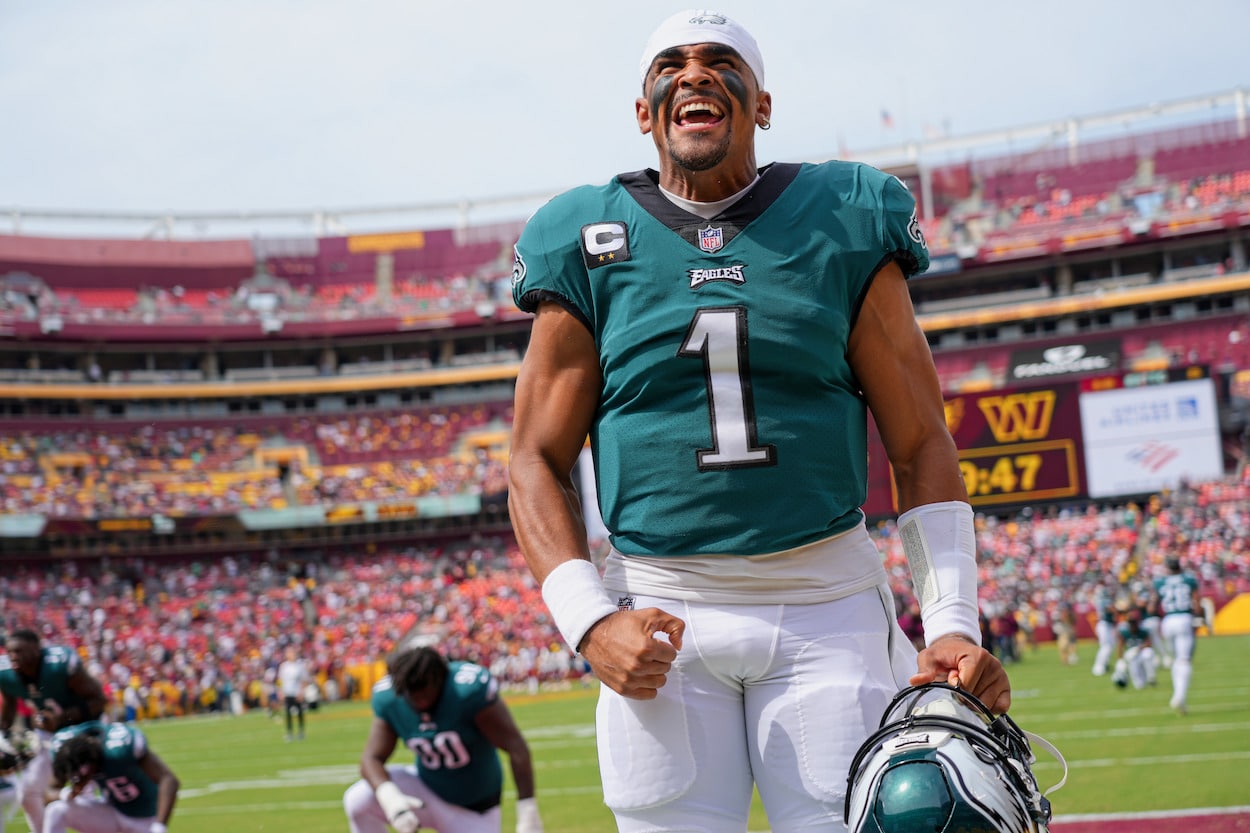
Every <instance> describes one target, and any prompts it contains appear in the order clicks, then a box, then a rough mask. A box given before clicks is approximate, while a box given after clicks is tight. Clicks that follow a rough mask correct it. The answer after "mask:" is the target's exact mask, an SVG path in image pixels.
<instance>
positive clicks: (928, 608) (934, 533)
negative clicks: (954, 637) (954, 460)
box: [898, 500, 981, 645]
mask: <svg viewBox="0 0 1250 833" xmlns="http://www.w3.org/2000/svg"><path fill="white" fill-rule="evenodd" d="M898 533H899V538H900V539H901V540H902V542H903V554H904V555H906V556H907V565H908V567H910V568H911V580H912V585H913V586H914V587H915V590H916V598H917V600H918V601H919V602H920V618H921V621H923V622H924V638H925V644H926V645H931V644H932V643H933V640H935V639H937V638H938V637H939V636H945V635H947V634H951V633H960V634H963V635H964V636H967V637H968V638H969V639H972V640H973V641H974V642H976V643H977V644H978V645H980V644H981V623H980V618H979V616H978V608H977V556H976V535H975V533H974V531H973V514H972V507H971V506H969V505H968V504H967V503H964V502H963V501H959V500H950V501H945V502H943V503H927V504H925V505H923V506H916V507H914V508H912V509H908V510H907V511H906V512H904V513H903V514H901V515H899V516H898Z"/></svg>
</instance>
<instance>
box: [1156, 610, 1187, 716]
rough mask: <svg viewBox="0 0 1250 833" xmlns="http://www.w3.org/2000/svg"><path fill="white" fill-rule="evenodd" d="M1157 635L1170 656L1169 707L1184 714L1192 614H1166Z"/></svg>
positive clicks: (1185, 709)
mask: <svg viewBox="0 0 1250 833" xmlns="http://www.w3.org/2000/svg"><path fill="white" fill-rule="evenodd" d="M1159 635H1160V636H1161V637H1163V641H1164V642H1166V643H1167V645H1168V651H1169V653H1170V654H1171V655H1172V699H1171V701H1170V702H1169V705H1170V706H1171V707H1172V708H1173V709H1174V710H1176V711H1178V712H1180V713H1182V714H1184V713H1185V712H1187V711H1188V710H1189V707H1188V703H1187V700H1188V697H1189V678H1190V676H1191V675H1192V673H1193V656H1194V617H1193V614H1192V613H1186V612H1184V611H1182V612H1179V613H1169V614H1167V615H1166V616H1164V617H1163V621H1162V622H1160V624H1159Z"/></svg>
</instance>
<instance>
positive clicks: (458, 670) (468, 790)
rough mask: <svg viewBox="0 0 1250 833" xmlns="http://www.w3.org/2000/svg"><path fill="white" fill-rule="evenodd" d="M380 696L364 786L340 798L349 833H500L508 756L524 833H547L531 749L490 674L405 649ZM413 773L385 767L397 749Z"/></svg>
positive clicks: (392, 662)
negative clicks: (408, 755)
mask: <svg viewBox="0 0 1250 833" xmlns="http://www.w3.org/2000/svg"><path fill="white" fill-rule="evenodd" d="M387 671H388V672H389V673H388V675H387V676H386V677H384V678H383V679H382V680H380V681H379V682H378V683H377V685H375V686H374V687H373V695H372V704H373V714H374V718H373V726H372V728H371V729H370V730H369V739H368V740H367V741H366V743H365V749H364V753H363V755H362V756H361V759H360V774H361V775H362V776H363V777H362V779H361V780H360V781H357V782H356V783H355V784H353V785H352V786H351V787H349V788H348V789H347V792H346V793H344V795H343V808H344V810H345V811H346V813H347V819H348V823H349V826H350V828H351V831H352V833H383V831H384V830H385V829H386V825H387V823H389V824H390V825H391V827H393V828H395V830H396V831H398V833H416V831H417V829H418V828H421V829H430V830H436V831H440V832H441V833H499V825H500V818H501V812H500V806H499V802H500V799H501V797H502V792H503V769H502V767H501V766H500V763H499V754H498V753H499V752H501V751H502V752H503V753H504V754H505V755H507V756H508V760H509V762H510V764H511V767H512V780H513V782H514V783H515V784H516V789H517V805H516V816H517V824H516V831H517V833H542V831H543V825H542V819H541V817H540V816H539V813H538V803H537V799H535V797H534V765H533V761H532V760H531V758H530V750H529V744H527V743H526V742H525V737H524V736H523V735H522V734H521V731H520V729H518V728H517V725H516V723H515V722H514V721H513V719H512V713H511V712H510V711H509V710H508V707H507V705H506V704H505V703H504V702H503V700H502V699H500V697H499V687H498V685H497V683H496V682H495V680H494V678H493V677H492V676H491V674H490V672H489V671H487V670H486V669H485V668H482V667H481V666H480V665H474V664H473V663H469V662H458V661H456V662H448V661H447V660H446V659H445V658H444V657H443V656H442V655H441V654H440V653H439V652H438V651H437V650H436V649H434V648H433V647H430V646H428V645H418V646H413V647H410V646H407V645H405V644H404V643H401V647H400V648H399V649H397V650H396V651H395V652H394V653H393V654H392V655H391V657H390V659H389V660H388V661H387ZM401 743H402V744H403V745H404V746H405V747H407V748H408V749H409V750H410V751H411V752H412V753H413V754H414V755H415V756H416V765H415V766H411V765H405V764H387V760H388V759H389V758H390V757H391V754H392V753H393V752H394V751H395V747H396V746H397V745H398V744H401Z"/></svg>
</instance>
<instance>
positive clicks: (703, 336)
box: [677, 307, 777, 471]
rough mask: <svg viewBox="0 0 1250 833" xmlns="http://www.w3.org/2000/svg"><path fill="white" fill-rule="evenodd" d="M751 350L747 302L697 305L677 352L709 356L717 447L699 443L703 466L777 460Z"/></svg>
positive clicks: (737, 465)
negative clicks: (762, 430) (760, 407)
mask: <svg viewBox="0 0 1250 833" xmlns="http://www.w3.org/2000/svg"><path fill="white" fill-rule="evenodd" d="M748 352H749V351H748V350H747V311H746V307H705V308H703V309H700V310H697V311H696V312H695V314H694V318H693V319H692V320H691V321H690V327H689V329H687V330H686V337H685V338H684V339H683V340H682V345H681V349H680V350H678V351H677V355H679V356H685V357H688V358H695V359H702V360H703V374H704V377H705V380H706V382H707V402H708V415H709V417H710V421H711V428H712V447H711V448H702V449H699V451H698V453H697V454H696V457H697V459H698V466H699V471H721V470H724V469H736V468H744V467H747V466H771V465H775V464H776V462H777V447H776V446H774V445H768V444H765V445H760V444H759V438H758V436H757V435H756V427H755V402H754V399H753V398H752V395H751V376H750V364H749V361H748Z"/></svg>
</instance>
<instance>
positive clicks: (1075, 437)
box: [864, 382, 1085, 517]
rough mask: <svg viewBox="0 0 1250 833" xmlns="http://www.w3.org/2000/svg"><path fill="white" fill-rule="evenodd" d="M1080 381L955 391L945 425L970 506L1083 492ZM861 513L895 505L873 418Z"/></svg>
mask: <svg viewBox="0 0 1250 833" xmlns="http://www.w3.org/2000/svg"><path fill="white" fill-rule="evenodd" d="M1079 397H1080V389H1079V388H1078V387H1077V385H1076V384H1075V383H1072V382H1065V383H1057V384H1050V385H1045V386H1041V387H1028V388H1013V389H1010V390H991V391H978V392H975V393H965V394H955V395H953V396H950V397H948V398H947V399H946V400H945V403H944V404H945V410H946V427H947V428H948V429H949V430H950V432H951V436H952V437H954V439H955V446H956V447H957V448H958V449H959V470H960V473H962V474H963V478H964V485H965V486H966V487H967V489H968V498H969V501H970V502H971V504H972V505H973V507H975V508H993V507H1014V506H1022V505H1027V504H1030V503H1035V502H1043V501H1057V500H1065V499H1069V498H1078V497H1080V496H1082V495H1083V494H1084V483H1085V472H1084V454H1083V449H1082V446H1081V412H1080V403H1079ZM868 478H869V482H868V500H867V501H866V502H865V504H864V511H865V513H867V514H868V516H869V517H881V516H883V515H892V514H894V513H895V512H896V501H895V496H894V491H893V479H892V477H891V475H890V469H889V463H888V461H887V460H886V456H885V447H884V446H883V445H881V440H880V435H879V434H878V433H877V431H876V427H875V426H871V427H870V430H869V466H868Z"/></svg>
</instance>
